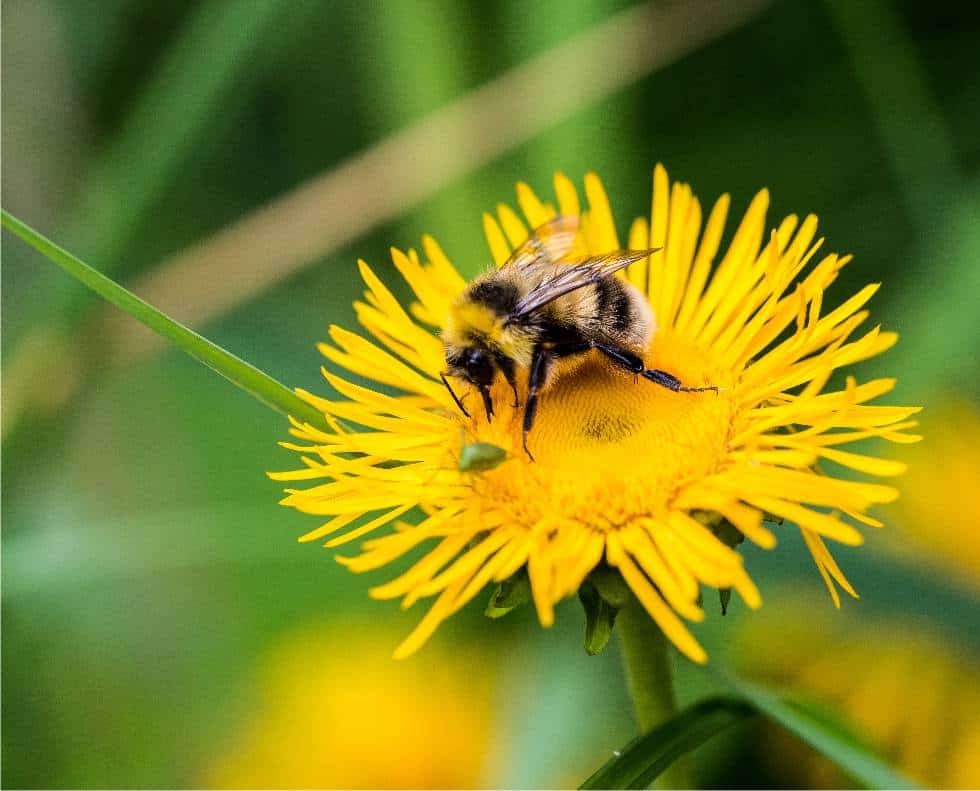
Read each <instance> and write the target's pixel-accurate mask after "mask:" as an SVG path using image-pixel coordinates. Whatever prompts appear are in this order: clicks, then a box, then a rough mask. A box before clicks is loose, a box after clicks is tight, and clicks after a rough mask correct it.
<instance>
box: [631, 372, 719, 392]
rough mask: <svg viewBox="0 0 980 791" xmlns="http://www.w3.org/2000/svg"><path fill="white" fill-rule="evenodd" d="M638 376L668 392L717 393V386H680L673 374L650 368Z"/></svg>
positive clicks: (678, 380)
mask: <svg viewBox="0 0 980 791" xmlns="http://www.w3.org/2000/svg"><path fill="white" fill-rule="evenodd" d="M640 376H642V377H643V378H644V379H649V380H650V381H651V382H656V383H657V384H658V385H661V386H662V387H666V388H667V389H668V390H673V391H674V392H675V393H703V392H705V391H706V390H714V391H715V392H716V393H717V392H718V385H707V386H706V387H688V386H687V385H684V384H681V380H680V379H678V378H677V377H676V376H674V375H673V374H669V373H667V372H666V371H660V370H657V369H656V368H650V369H647V370H646V371H643V372H642V373H641V374H640Z"/></svg>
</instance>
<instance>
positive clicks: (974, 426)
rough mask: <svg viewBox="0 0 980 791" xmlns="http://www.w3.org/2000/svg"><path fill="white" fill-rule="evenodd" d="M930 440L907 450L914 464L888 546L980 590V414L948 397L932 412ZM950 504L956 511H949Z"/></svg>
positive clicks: (896, 510) (906, 458)
mask: <svg viewBox="0 0 980 791" xmlns="http://www.w3.org/2000/svg"><path fill="white" fill-rule="evenodd" d="M926 427H927V428H928V429H929V431H928V436H929V439H928V441H927V442H924V443H922V444H921V445H917V446H911V447H908V448H903V449H902V451H903V452H902V453H901V454H898V455H897V458H898V459H899V460H900V461H902V462H906V463H908V465H909V474H908V477H907V479H906V480H905V482H904V483H905V485H904V486H903V490H904V496H903V497H902V500H901V501H900V502H899V503H897V504H896V506H895V508H894V513H895V521H896V522H897V523H898V524H899V526H900V527H901V530H898V531H895V532H894V534H893V536H892V540H891V541H890V542H888V544H887V545H888V547H889V548H890V549H891V550H893V551H895V552H896V553H899V554H903V555H906V556H908V557H910V558H914V559H915V562H916V563H922V562H924V561H926V562H931V563H932V564H934V565H936V566H938V567H940V568H941V569H942V570H943V571H944V572H952V573H953V574H954V575H955V576H956V577H958V578H959V579H960V580H962V581H963V582H964V583H966V584H967V585H971V586H972V587H973V588H978V587H980V494H978V493H977V488H976V482H977V479H978V477H980V413H978V412H977V409H976V407H975V406H971V405H968V404H967V403H966V402H964V401H961V400H957V399H955V398H949V399H947V401H946V402H945V403H944V404H943V405H942V406H940V407H938V408H936V409H930V410H929V418H928V421H927V422H926ZM950 503H955V504H956V507H955V509H953V510H952V511H951V510H950Z"/></svg>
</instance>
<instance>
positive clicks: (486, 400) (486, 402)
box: [480, 387, 493, 423]
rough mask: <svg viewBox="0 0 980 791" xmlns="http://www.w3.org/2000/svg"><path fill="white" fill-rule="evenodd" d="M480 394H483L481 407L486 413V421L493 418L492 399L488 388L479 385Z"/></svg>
mask: <svg viewBox="0 0 980 791" xmlns="http://www.w3.org/2000/svg"><path fill="white" fill-rule="evenodd" d="M480 395H481V396H483V409H484V411H485V412H486V413H487V423H489V422H490V421H491V419H493V399H492V398H491V397H490V388H489V387H481V388H480Z"/></svg>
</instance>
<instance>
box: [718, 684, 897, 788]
mask: <svg viewBox="0 0 980 791" xmlns="http://www.w3.org/2000/svg"><path fill="white" fill-rule="evenodd" d="M727 682H728V684H729V685H731V686H732V687H733V688H734V689H735V691H736V692H737V693H738V695H739V696H740V697H742V698H744V699H745V700H746V701H747V702H748V703H750V704H751V705H752V706H753V707H754V708H755V709H757V710H758V711H759V712H760V713H761V714H764V715H765V716H766V717H768V718H769V719H771V720H772V721H773V722H776V723H778V724H779V725H780V726H782V727H783V728H785V729H786V730H787V731H789V732H790V733H792V734H793V735H795V736H796V737H797V738H799V739H800V740H802V741H803V742H805V743H806V744H808V745H809V746H810V747H812V748H813V749H814V750H816V751H817V752H818V753H820V754H821V755H823V756H824V757H825V758H827V759H829V760H831V761H833V762H834V764H836V765H837V766H838V767H840V768H841V769H843V770H844V771H845V772H847V774H849V775H850V776H851V777H852V778H853V779H854V780H856V781H858V782H859V783H861V784H862V785H864V786H865V787H867V788H916V787H917V786H916V785H915V784H914V783H912V782H911V781H910V780H909V779H908V778H907V777H904V776H903V775H901V774H900V773H899V772H897V771H896V770H895V769H893V768H892V767H890V766H888V764H886V763H885V762H884V761H882V760H881V759H880V758H879V757H878V756H876V755H874V753H872V752H871V751H869V750H868V748H867V747H865V746H864V745H862V744H860V743H858V742H857V741H856V740H855V739H854V737H853V736H852V735H851V734H850V733H848V731H847V729H846V728H844V727H843V726H842V725H841V724H840V723H837V722H834V721H832V719H831V718H830V717H828V716H827V715H826V714H825V713H824V712H817V711H816V710H814V709H811V708H810V707H808V706H807V705H805V704H803V703H799V702H795V701H789V700H787V699H785V698H784V697H781V696H779V695H777V694H776V693H774V692H772V691H770V690H768V689H766V688H764V687H761V686H759V685H758V684H753V683H749V682H747V681H742V680H740V679H733V678H731V677H729V678H728V679H727Z"/></svg>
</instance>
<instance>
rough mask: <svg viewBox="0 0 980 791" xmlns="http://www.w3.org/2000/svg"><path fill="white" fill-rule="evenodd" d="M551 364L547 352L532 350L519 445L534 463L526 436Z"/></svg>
mask: <svg viewBox="0 0 980 791" xmlns="http://www.w3.org/2000/svg"><path fill="white" fill-rule="evenodd" d="M550 363H551V354H550V352H549V351H548V350H546V349H542V348H541V347H540V346H539V347H538V348H537V349H535V350H534V357H533V358H532V360H531V371H530V373H529V374H528V380H527V401H525V402H524V425H523V427H522V431H521V444H522V445H523V446H524V452H525V453H526V454H527V457H528V458H529V459H530V460H531V461H534V456H532V455H531V451H529V450H528V449H527V435H528V434H529V433H530V431H531V426H533V425H534V416H535V414H537V411H538V391H539V390H540V389H541V388H542V387H543V386H544V381H545V379H546V378H547V376H548V368H549V367H550Z"/></svg>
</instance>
